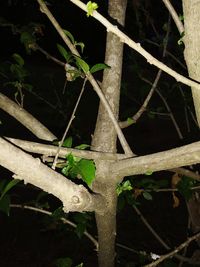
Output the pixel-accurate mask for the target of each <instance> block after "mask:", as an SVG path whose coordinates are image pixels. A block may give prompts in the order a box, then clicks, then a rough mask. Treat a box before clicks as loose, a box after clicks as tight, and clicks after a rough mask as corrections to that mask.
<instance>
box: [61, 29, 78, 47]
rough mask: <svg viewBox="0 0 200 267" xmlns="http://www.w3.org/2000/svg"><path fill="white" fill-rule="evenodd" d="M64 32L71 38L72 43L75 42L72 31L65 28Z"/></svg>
mask: <svg viewBox="0 0 200 267" xmlns="http://www.w3.org/2000/svg"><path fill="white" fill-rule="evenodd" d="M63 31H64V33H65V34H66V35H67V37H68V38H69V39H70V41H71V42H72V44H75V40H74V36H73V35H72V34H71V32H69V31H67V30H64V29H63Z"/></svg>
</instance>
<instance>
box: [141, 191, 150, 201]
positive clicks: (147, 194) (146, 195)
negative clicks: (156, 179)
mask: <svg viewBox="0 0 200 267" xmlns="http://www.w3.org/2000/svg"><path fill="white" fill-rule="evenodd" d="M142 195H143V197H144V198H145V199H146V200H152V195H151V194H150V193H149V192H147V191H144V192H143V193H142Z"/></svg>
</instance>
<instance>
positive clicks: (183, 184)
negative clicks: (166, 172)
mask: <svg viewBox="0 0 200 267" xmlns="http://www.w3.org/2000/svg"><path fill="white" fill-rule="evenodd" d="M192 186H193V179H192V178H189V177H187V176H183V177H182V178H181V180H180V182H179V183H178V185H177V188H178V191H179V192H180V193H181V194H182V195H183V196H184V197H185V199H186V200H189V199H190V198H191V197H192Z"/></svg>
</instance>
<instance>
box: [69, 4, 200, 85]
mask: <svg viewBox="0 0 200 267" xmlns="http://www.w3.org/2000/svg"><path fill="white" fill-rule="evenodd" d="M70 1H71V2H72V3H73V4H75V5H76V6H78V7H80V8H81V9H82V10H84V11H85V12H87V7H86V5H85V4H84V3H83V2H81V1H80V0H70ZM92 16H93V17H94V18H95V19H97V20H98V21H99V22H100V23H101V24H102V25H104V26H105V27H106V29H107V31H108V32H112V33H114V34H116V35H117V36H118V37H119V38H120V39H121V41H122V42H124V43H126V44H127V45H128V46H130V47H131V48H133V49H134V50H135V51H137V52H138V53H139V54H140V55H142V56H143V57H144V58H146V60H147V62H148V63H149V64H152V65H154V66H156V67H158V68H159V69H161V70H163V71H164V72H166V73H168V74H169V75H170V76H172V77H174V78H175V79H176V80H177V81H178V82H182V83H183V84H185V85H188V86H190V87H194V88H196V89H200V83H198V82H195V81H193V80H191V79H188V78H186V77H184V76H183V75H181V74H179V73H178V72H176V71H174V70H172V69H171V68H169V67H168V66H167V65H165V64H164V63H162V62H161V61H159V60H158V59H156V58H155V57H153V56H152V55H151V54H150V53H149V52H147V51H146V50H145V49H144V48H142V46H141V44H140V43H136V42H134V41H133V40H132V39H131V38H129V37H128V36H127V35H126V34H125V33H123V32H122V31H120V30H119V29H118V27H117V26H116V25H113V24H112V23H110V22H109V21H108V20H107V19H106V18H104V17H103V16H102V15H101V14H100V13H98V12H97V11H96V10H95V11H94V12H93V14H92Z"/></svg>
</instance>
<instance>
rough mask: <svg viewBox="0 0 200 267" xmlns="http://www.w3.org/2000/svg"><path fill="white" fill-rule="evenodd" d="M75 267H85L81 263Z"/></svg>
mask: <svg viewBox="0 0 200 267" xmlns="http://www.w3.org/2000/svg"><path fill="white" fill-rule="evenodd" d="M75 267H83V263H80V264H79V265H76V266H75Z"/></svg>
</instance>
